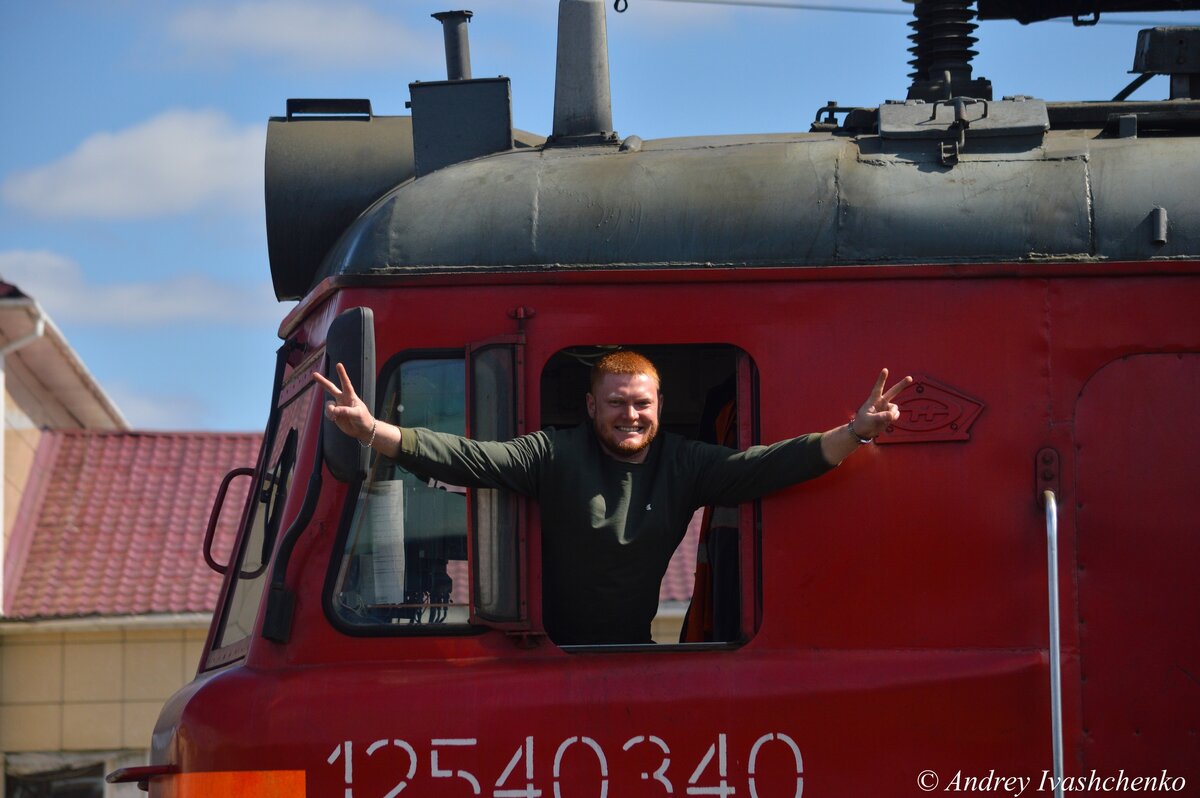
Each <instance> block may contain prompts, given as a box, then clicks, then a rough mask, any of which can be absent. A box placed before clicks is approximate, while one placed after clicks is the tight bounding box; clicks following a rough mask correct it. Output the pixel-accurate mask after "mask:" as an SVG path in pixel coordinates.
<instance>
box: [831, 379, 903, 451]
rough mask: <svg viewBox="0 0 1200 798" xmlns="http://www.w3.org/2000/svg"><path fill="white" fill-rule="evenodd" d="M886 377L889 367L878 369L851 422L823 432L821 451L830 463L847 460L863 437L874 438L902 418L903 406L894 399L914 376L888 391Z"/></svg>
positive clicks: (901, 381) (859, 444)
mask: <svg viewBox="0 0 1200 798" xmlns="http://www.w3.org/2000/svg"><path fill="white" fill-rule="evenodd" d="M887 378H888V370H887V369H884V370H883V371H881V372H879V379H877V380H875V387H874V388H872V389H871V393H870V395H868V396H867V401H865V402H863V404H862V407H860V408H858V412H857V413H855V414H854V418H853V419H851V421H850V423H849V424H842V425H841V426H839V427H835V428H834V429H831V430H829V431H828V432H825V433H824V434H822V436H821V454H822V455H824V457H825V460H826V461H827V462H828V463H829V464H830V465H837V464H838V463H840V462H842V461H843V460H845V459H846V457H848V456H849V455H850V453H851V452H853V451H854V450H855V449H857V448H858V447H859V446H861V445H862V440H860V439H870V440H874V439H875V438H877V437H878V436H879V435H880V434H882V433H883V431H884V430H885V429H887V426H888V424H891V423H892V422H894V421H896V420H897V419H899V418H900V407H899V405H896V404H894V403H893V402H892V400H893V399H895V398H896V397H897V396H898V395H899V394H900V392H901V391H903V390H904V389H905V388H907V387H908V386H909V385H912V381H913V378H912V377H905V378H904V379H902V380H900V382H898V383H896V384H895V385H893V386H892V387H891V388H889V389H888V390H887V392H886V393H885V392H884V390H883V386H884V385H885V384H886V383H887Z"/></svg>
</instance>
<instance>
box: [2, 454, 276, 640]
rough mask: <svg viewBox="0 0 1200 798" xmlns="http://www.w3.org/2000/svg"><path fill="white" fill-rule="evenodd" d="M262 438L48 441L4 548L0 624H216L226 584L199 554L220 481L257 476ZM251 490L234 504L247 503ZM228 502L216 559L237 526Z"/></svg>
mask: <svg viewBox="0 0 1200 798" xmlns="http://www.w3.org/2000/svg"><path fill="white" fill-rule="evenodd" d="M261 437H262V436H261V435H259V434H257V433H249V434H239V433H201V432H183V433H170V432H162V433H159V432H144V433H141V432H95V431H71V432H53V431H47V432H43V433H42V436H41V440H40V442H39V445H38V452H37V456H36V459H35V461H34V465H33V470H32V472H31V474H30V478H29V484H28V486H27V488H26V491H25V495H24V497H23V498H22V501H21V506H20V509H19V511H18V514H17V518H16V522H15V523H14V526H13V530H12V535H11V537H10V540H9V552H8V553H9V563H6V565H7V566H8V567H7V568H6V573H5V586H4V587H5V595H4V609H5V615H7V616H8V617H10V618H61V617H80V616H96V615H142V614H158V613H187V612H211V611H212V610H213V608H214V607H215V606H216V603H217V596H218V592H219V590H220V586H221V577H220V576H219V575H218V574H216V573H215V572H213V571H212V570H210V569H209V568H208V566H207V565H206V564H205V563H204V557H203V554H202V552H201V545H202V543H203V540H204V531H205V529H206V527H207V525H208V517H209V512H210V510H211V509H212V504H213V499H214V497H215V496H216V492H217V488H218V486H219V485H220V483H221V478H222V477H223V476H224V475H225V474H226V473H227V472H228V471H230V470H231V469H233V468H237V467H239V466H252V465H254V462H255V459H256V456H257V452H258V448H259V443H260V440H261ZM244 490H246V481H245V480H244V479H240V480H237V481H235V482H234V483H233V485H232V486H231V492H236V493H237V494H238V495H244V493H242V491H244ZM239 511H240V504H239V503H238V502H236V501H233V496H232V495H231V496H230V497H229V499H228V500H227V501H226V507H225V511H224V512H223V513H222V514H221V520H220V523H219V524H218V528H217V534H216V542H215V545H214V547H213V548H214V553H215V554H216V556H217V559H218V560H223V559H225V558H226V556H227V553H228V552H229V550H230V548H231V546H232V542H233V537H234V535H235V533H236V528H237V524H238V521H239V520H240V519H239V517H238V516H239V515H240V512H239Z"/></svg>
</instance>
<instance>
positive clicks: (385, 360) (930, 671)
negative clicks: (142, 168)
mask: <svg viewBox="0 0 1200 798" xmlns="http://www.w3.org/2000/svg"><path fill="white" fill-rule="evenodd" d="M1079 5H1080V4H1078V3H1076V4H1074V6H1072V4H1071V3H1066V2H1065V0H1064V2H1062V3H1058V4H1055V3H1046V2H1042V3H1033V2H1016V1H1015V0H991V2H989V1H988V0H980V2H979V9H978V10H979V14H980V15H981V16H983V17H988V16H1009V17H1015V18H1022V19H1025V20H1026V21H1028V19H1029V18H1032V17H1033V16H1036V15H1037V14H1038V13H1041V15H1042V16H1049V15H1053V14H1055V13H1066V14H1068V15H1069V14H1071V13H1077V12H1074V11H1072V10H1070V9H1068V10H1066V11H1065V12H1064V11H1063V9H1059V8H1058V6H1063V7H1064V8H1065V7H1067V6H1071V7H1072V8H1074V7H1076V6H1079ZM1083 5H1084V6H1087V7H1088V8H1089V9H1092V8H1093V7H1094V8H1095V10H1096V12H1097V13H1099V12H1100V11H1108V10H1114V9H1121V8H1124V9H1129V8H1131V7H1138V8H1141V9H1143V10H1144V9H1146V8H1147V7H1151V6H1153V7H1156V8H1180V7H1191V8H1195V7H1197V5H1200V4H1196V3H1184V2H1164V3H1132V2H1125V3H1119V2H1112V3H1110V2H1105V3H1084V4H1083ZM915 10H916V21H915V23H914V27H915V28H916V33H915V34H914V38H915V39H916V40H917V45H916V48H915V50H916V53H917V56H916V59H915V60H914V64H915V66H916V72H915V78H916V79H915V80H914V84H913V90H912V91H911V92H910V98H909V99H908V100H907V101H905V102H897V103H888V104H884V105H881V106H878V107H875V108H845V109H841V108H830V109H828V112H827V113H825V114H824V115H823V116H821V117H819V118H818V120H817V122H815V123H814V125H813V130H812V131H810V132H806V133H795V134H774V135H763V136H736V137H709V138H698V139H671V140H662V141H641V140H638V139H636V137H628V138H624V139H622V138H620V137H618V136H616V135H615V133H614V132H613V130H612V127H613V126H612V122H611V115H610V114H609V112H608V96H607V74H606V63H605V52H606V50H605V43H604V39H603V24H604V18H603V13H604V7H603V5H602V4H601V3H600V2H599V0H562V2H561V7H560V34H559V35H560V43H559V66H558V69H559V71H558V79H557V89H556V105H555V121H554V132H553V135H552V136H551V137H549V138H548V139H544V140H543V139H542V138H540V137H538V136H534V135H532V134H529V133H525V132H523V131H519V130H514V129H513V127H512V122H511V112H510V104H509V87H508V82H507V80H506V79H503V78H489V79H471V78H470V73H469V65H468V64H466V63H465V60H464V59H463V58H462V57H460V55H459V54H460V53H462V52H464V51H465V47H460V46H459V45H461V44H462V42H461V38H460V37H461V36H462V35H463V33H462V19H463V18H462V15H458V16H457V17H456V16H455V15H453V14H451V15H447V18H446V19H445V20H444V22H445V24H446V25H447V33H446V38H447V42H448V44H449V45H450V49H449V50H448V63H450V64H451V74H450V78H449V79H448V80H446V81H435V82H425V83H416V84H413V85H412V87H411V90H412V103H411V107H412V116H411V117H392V118H386V117H376V116H373V115H372V114H371V113H370V108H369V104H367V103H365V102H363V101H291V102H289V109H288V115H287V117H286V118H280V119H275V120H272V122H271V126H270V131H269V134H268V152H267V198H268V209H267V217H268V218H267V224H268V232H269V239H270V246H271V268H272V273H273V277H274V280H275V287H276V293H277V295H278V296H279V297H280V298H281V299H300V303H299V305H298V306H297V307H296V308H295V310H293V311H292V312H291V313H290V314H289V315H288V317H287V318H286V320H285V321H284V322H283V324H282V326H281V329H280V335H281V338H282V339H283V344H282V346H281V347H280V349H279V352H278V355H277V361H276V378H275V382H274V385H275V392H274V396H273V397H272V404H271V408H272V410H271V415H270V422H269V425H268V428H267V430H266V435H265V439H264V445H263V449H262V453H261V455H260V458H259V461H258V463H257V464H256V466H255V467H254V470H253V480H254V481H255V488H254V489H253V490H252V491H250V495H249V498H248V499H247V501H246V504H245V506H244V509H243V516H242V524H241V533H240V537H239V539H238V542H237V545H236V548H235V553H234V555H233V557H232V559H231V561H230V562H229V563H228V564H225V563H220V562H214V565H215V566H217V567H218V568H221V569H222V570H223V571H224V573H225V574H226V577H225V580H226V581H225V587H224V590H223V593H222V598H221V602H220V605H219V608H218V611H217V613H216V616H215V619H214V622H213V627H212V631H211V633H210V637H209V641H208V646H207V651H206V653H205V655H204V658H203V661H202V662H201V663H200V664H199V669H198V673H197V676H196V679H195V681H194V682H192V683H191V684H190V685H189V686H188V687H186V688H184V689H183V690H182V691H181V692H180V693H179V694H178V695H176V696H175V697H174V698H173V699H172V700H171V701H170V702H169V703H168V704H167V706H166V707H165V708H164V710H163V713H162V716H161V718H160V720H159V723H158V726H157V728H156V730H155V733H154V740H153V763H152V764H151V765H150V766H148V767H146V768H138V769H133V770H131V771H126V772H122V773H119V774H115V777H116V778H117V779H121V780H140V781H142V782H144V783H145V784H147V785H148V788H149V790H150V792H151V794H153V795H157V796H213V795H255V796H299V795H308V796H339V798H394V797H395V796H398V795H403V796H433V795H436V796H472V795H484V796H493V797H494V798H517V796H521V797H522V798H538V797H539V796H547V798H548V797H549V796H550V795H552V794H553V795H554V796H555V798H565V797H566V796H571V797H572V798H574V797H575V796H600V798H604V797H605V796H621V797H622V798H623V797H624V796H634V795H639V796H640V795H645V796H664V795H666V796H671V795H678V796H692V795H710V796H711V795H716V796H750V798H755V797H761V798H767V796H772V797H775V796H789V798H790V797H791V796H797V797H798V796H801V795H808V796H829V795H839V796H869V795H879V796H901V795H921V794H925V793H928V792H945V791H979V792H984V793H986V794H1004V793H1006V794H1020V793H1021V792H1026V793H1028V794H1034V793H1039V792H1041V793H1048V792H1052V791H1054V790H1055V789H1056V788H1057V789H1058V790H1059V791H1067V792H1070V791H1088V790H1090V791H1091V792H1100V791H1105V792H1122V791H1125V792H1127V793H1130V794H1132V793H1136V792H1139V791H1143V790H1145V791H1150V790H1151V789H1154V790H1157V791H1160V792H1176V793H1181V794H1194V791H1196V790H1198V789H1200V634H1197V632H1198V631H1200V630H1198V629H1197V618H1198V617H1200V589H1198V588H1197V577H1196V574H1197V571H1198V570H1200V524H1198V522H1197V521H1196V520H1195V516H1193V515H1192V512H1193V509H1194V504H1195V500H1194V495H1193V494H1192V493H1191V491H1192V490H1193V489H1194V487H1195V485H1196V483H1197V477H1198V476H1200V464H1198V459H1197V458H1198V457H1200V455H1198V454H1197V452H1200V433H1198V432H1197V431H1196V426H1195V412H1194V407H1195V405H1196V402H1197V397H1198V396H1200V192H1198V191H1197V187H1198V186H1200V99H1197V97H1198V96H1200V95H1198V93H1197V89H1200V60H1198V55H1197V54H1200V29H1180V30H1172V29H1151V30H1148V31H1143V32H1142V34H1141V36H1140V38H1139V47H1138V56H1137V57H1138V61H1137V64H1136V66H1135V68H1136V70H1137V71H1140V72H1142V73H1145V74H1156V73H1157V74H1162V73H1169V74H1171V75H1172V78H1171V80H1172V84H1171V85H1172V94H1173V96H1172V98H1171V99H1169V100H1164V101H1161V102H1131V101H1127V100H1124V99H1117V100H1114V101H1112V102H1100V103H1047V102H1042V101H1040V100H1036V99H1032V98H1025V97H1016V98H1005V99H999V100H997V99H993V98H992V97H991V87H990V85H988V84H987V82H986V81H982V80H979V79H976V78H974V77H973V76H972V75H971V69H970V64H969V46H970V43H971V42H972V41H973V39H972V38H971V37H970V28H971V24H970V19H971V18H972V16H973V14H974V11H973V9H972V3H970V2H967V1H965V0H964V1H963V2H952V1H948V2H932V1H931V0H919V2H917V3H916V6H915ZM617 347H633V348H635V349H637V350H639V351H642V352H644V353H645V354H647V355H649V356H650V357H651V358H652V359H653V360H654V361H655V362H656V363H657V364H658V367H659V371H660V373H661V374H662V377H663V385H664V391H665V394H666V405H665V410H664V415H663V424H664V426H666V427H668V428H670V429H672V430H674V431H676V432H681V433H683V434H685V435H689V436H694V437H705V436H707V437H709V438H713V439H720V440H726V441H729V442H731V443H732V444H733V445H735V446H737V447H740V448H744V447H746V446H748V445H751V444H754V443H759V442H771V441H775V440H779V439H781V438H785V437H789V436H792V435H796V434H800V433H803V432H808V431H812V430H818V429H825V428H827V427H831V426H833V425H834V424H837V423H839V422H844V421H845V419H846V418H847V416H848V415H849V413H851V412H852V411H853V409H854V407H855V406H856V405H857V401H858V400H860V399H861V396H860V394H861V393H862V389H863V388H864V387H866V382H867V381H869V379H870V377H871V375H872V373H873V372H872V369H877V368H878V367H879V366H881V365H887V366H891V367H893V368H894V369H895V370H896V372H897V373H900V374H903V373H911V374H912V375H913V376H914V377H915V378H916V381H915V383H914V384H913V385H912V386H910V387H909V388H908V389H906V390H905V392H904V393H903V394H902V395H901V396H900V397H899V398H898V400H897V401H898V402H899V404H900V406H901V410H902V414H901V418H900V419H899V420H898V421H897V422H896V423H895V424H894V425H893V427H892V428H891V429H889V430H888V432H886V433H885V434H884V435H882V436H881V437H880V439H879V440H878V441H877V445H875V446H870V447H864V448H863V450H862V451H860V452H859V453H858V454H856V455H855V456H854V457H852V458H850V459H849V460H847V461H846V462H845V463H844V464H843V465H842V466H841V467H840V468H838V469H837V470H836V471H834V472H832V473H830V474H828V475H826V476H824V477H822V478H821V479H820V480H818V481H815V482H809V483H805V484H803V485H800V486H797V487H793V488H789V489H787V490H785V491H782V492H780V493H777V494H773V495H770V496H768V497H766V498H763V499H761V500H759V501H757V502H752V503H747V504H743V505H740V506H737V507H733V508H713V509H712V510H711V511H710V512H708V513H706V514H702V518H701V517H698V518H697V523H698V524H703V525H704V527H705V530H704V541H705V542H704V551H703V553H702V555H701V556H700V557H699V559H700V560H701V561H702V562H703V563H704V567H703V568H701V569H698V570H699V572H700V576H701V578H700V579H698V581H697V584H698V588H697V590H698V593H697V595H698V596H703V601H704V603H705V606H706V607H707V609H706V610H705V611H704V612H703V613H701V612H699V611H696V608H695V607H693V616H694V617H690V618H689V619H688V624H687V628H686V632H685V633H684V634H683V635H682V638H683V639H685V641H686V642H678V641H679V639H680V634H679V629H678V624H676V629H675V630H674V631H664V632H661V633H660V637H659V642H658V643H656V644H633V643H631V644H615V645H595V646H591V645H583V646H571V645H559V644H556V643H555V642H554V641H553V640H551V639H550V638H549V637H547V635H546V634H545V627H544V624H543V618H544V615H545V611H546V607H545V604H544V601H543V593H542V590H541V585H542V583H543V579H544V577H545V576H546V574H545V569H544V568H543V559H542V548H541V547H542V538H541V525H540V518H539V513H538V508H537V506H536V505H534V504H532V503H530V502H528V501H527V500H525V499H522V498H521V497H520V496H517V495H514V494H510V493H506V492H502V491H493V490H471V491H465V492H464V491H463V490H461V489H457V488H454V487H453V486H448V485H437V484H434V485H433V488H438V487H440V488H442V489H441V490H437V489H431V487H430V485H429V484H427V483H430V482H435V483H436V480H431V479H430V478H428V476H427V475H422V474H415V473H409V472H407V471H405V470H404V469H401V468H399V467H397V466H396V465H395V464H393V463H390V462H388V461H385V460H382V459H369V458H368V457H367V454H366V452H367V451H368V450H366V449H363V448H361V447H360V445H359V443H358V442H356V441H354V440H352V439H349V438H346V437H345V436H343V435H341V434H340V433H338V431H337V430H336V429H334V428H333V427H332V425H331V424H330V423H329V422H327V421H325V420H324V419H323V415H322V413H323V405H324V401H325V397H324V395H323V392H322V391H321V389H320V387H319V386H318V385H317V384H316V383H315V382H314V381H313V379H312V377H311V373H312V372H313V370H314V369H316V370H323V371H324V372H325V373H326V374H330V373H332V371H333V366H334V363H336V362H342V363H344V364H346V366H347V368H348V370H349V371H350V374H351V377H352V379H353V380H354V382H355V385H356V387H358V388H359V392H360V394H361V395H362V396H363V397H364V399H366V401H368V403H369V404H370V406H371V407H373V408H374V409H375V414H376V415H377V416H379V417H380V418H381V419H385V420H388V421H391V422H394V423H402V424H404V425H405V426H409V427H426V428H432V429H436V430H442V431H448V432H455V433H458V434H465V435H467V436H469V437H473V438H479V439H496V440H503V439H507V438H511V437H513V436H515V435H519V434H521V433H525V432H528V431H533V430H538V429H541V428H544V427H549V426H555V427H563V426H569V425H572V424H578V423H580V422H581V421H582V420H583V418H584V416H583V404H582V397H583V395H584V393H585V392H586V390H587V379H588V377H587V374H588V371H587V369H588V365H589V364H590V363H591V362H592V361H593V360H594V359H595V358H596V357H597V356H598V355H599V354H601V353H604V352H608V351H611V350H612V349H614V348H617ZM717 419H720V420H721V423H720V424H717V423H716V422H715V420H717ZM243 473H245V472H243ZM231 476H232V475H231ZM218 510H219V507H218ZM230 511H232V510H230ZM1048 558H1049V559H1048ZM1048 562H1049V563H1050V566H1051V567H1050V568H1049V569H1048ZM701 615H703V618H702V619H700V620H697V617H696V616H701ZM668 638H672V639H668ZM1056 760H1058V761H1056Z"/></svg>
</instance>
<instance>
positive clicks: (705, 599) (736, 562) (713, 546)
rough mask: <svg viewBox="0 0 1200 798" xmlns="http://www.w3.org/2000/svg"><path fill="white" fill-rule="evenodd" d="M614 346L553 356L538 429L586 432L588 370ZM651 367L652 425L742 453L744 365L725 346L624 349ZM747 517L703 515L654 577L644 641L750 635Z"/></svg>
mask: <svg viewBox="0 0 1200 798" xmlns="http://www.w3.org/2000/svg"><path fill="white" fill-rule="evenodd" d="M614 348H618V347H616V346H577V347H571V348H569V349H565V350H562V351H560V352H558V353H557V354H555V355H554V356H553V357H552V358H551V359H550V360H549V361H548V362H547V363H546V366H545V368H544V369H543V371H542V376H541V382H540V394H541V417H540V419H539V423H540V426H542V427H550V426H554V427H568V426H574V425H577V424H587V423H591V422H590V420H589V418H588V416H587V412H586V408H585V406H584V403H583V396H584V395H585V394H586V393H587V392H588V391H589V388H590V385H589V378H590V371H591V366H592V363H593V362H595V360H597V359H598V358H600V357H602V356H603V355H604V354H606V353H608V352H610V351H612V350H613V349H614ZM620 348H629V349H633V350H636V351H638V352H640V353H641V354H643V355H645V356H646V357H648V358H649V359H650V360H651V361H652V362H653V363H654V364H655V367H656V368H657V370H658V372H659V377H660V380H661V385H662V389H663V409H662V413H661V418H660V420H659V426H660V429H661V430H665V431H670V432H674V433H676V434H679V435H682V436H683V437H685V438H691V439H695V440H701V441H705V442H708V443H715V444H721V445H724V446H728V447H731V448H744V447H746V446H748V445H749V444H750V443H751V438H752V437H753V424H754V418H755V413H754V401H753V396H754V390H753V384H754V374H753V364H752V362H751V361H750V358H749V356H748V355H747V354H746V353H745V352H743V351H742V350H740V349H739V348H737V347H734V346H730V345H725V344H689V345H656V344H643V345H639V344H631V345H629V346H627V347H626V346H622V347H620ZM754 526H755V521H754V508H753V507H751V506H743V507H702V508H698V509H697V511H696V513H695V514H694V515H693V517H692V522H691V524H690V525H689V527H688V531H687V533H686V535H685V536H684V538H683V542H682V543H680V545H679V547H678V548H677V549H676V551H675V554H674V556H673V557H672V559H671V561H670V564H669V565H668V566H667V569H666V572H665V574H664V575H663V580H662V584H661V586H660V590H659V609H658V615H657V616H656V617H655V619H654V622H653V625H652V629H651V634H652V637H653V639H654V641H655V642H656V643H659V644H663V643H731V642H737V641H740V640H744V639H746V638H748V637H749V636H751V635H752V634H753V631H754V628H755V626H756V605H755V593H754V584H753V583H754V579H753V575H754V560H755V554H754V551H755V548H754V544H755V536H754V534H753V531H754Z"/></svg>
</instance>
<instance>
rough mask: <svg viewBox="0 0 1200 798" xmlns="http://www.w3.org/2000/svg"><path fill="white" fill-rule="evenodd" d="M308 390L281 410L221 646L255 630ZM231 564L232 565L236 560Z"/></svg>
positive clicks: (218, 644)
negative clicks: (304, 399) (303, 398)
mask: <svg viewBox="0 0 1200 798" xmlns="http://www.w3.org/2000/svg"><path fill="white" fill-rule="evenodd" d="M309 390H311V387H310V388H307V389H305V390H304V391H302V392H301V393H300V394H299V395H298V396H297V397H295V398H293V399H292V400H291V401H290V402H289V404H288V405H287V407H285V408H283V411H282V412H281V413H280V416H279V426H278V427H277V431H276V433H275V436H274V439H273V441H272V444H271V452H270V454H269V456H268V458H267V463H268V467H267V471H266V473H265V474H264V475H263V477H262V480H261V481H260V482H259V484H258V485H257V486H256V487H257V490H256V493H255V495H254V497H253V503H252V506H251V508H250V528H249V529H248V530H247V532H246V537H245V542H244V545H243V546H242V549H241V551H240V552H239V555H238V556H239V559H238V562H237V564H236V565H237V569H238V570H237V573H236V574H234V575H233V579H234V583H233V586H232V587H231V588H230V590H229V599H228V602H227V603H226V606H225V612H224V618H223V620H222V623H221V631H220V634H218V635H217V639H216V640H217V642H216V646H215V648H216V649H217V650H219V649H223V648H226V647H228V646H231V645H234V644H235V643H239V642H241V641H242V640H245V639H246V638H248V637H249V636H250V634H251V632H252V631H253V630H254V622H255V619H256V618H257V617H258V607H259V604H260V602H261V601H262V595H263V590H264V589H265V588H266V585H267V582H268V581H269V580H270V578H271V574H270V568H269V561H270V557H271V553H272V551H273V550H274V548H275V542H276V540H277V539H278V536H279V534H280V531H281V530H280V529H279V526H280V523H281V520H282V519H281V518H280V516H281V514H282V510H283V505H284V502H285V500H286V499H287V495H288V491H289V489H290V488H291V484H292V477H293V472H294V470H295V465H296V446H297V439H298V435H299V432H298V430H299V427H300V424H301V423H302V422H303V421H304V413H305V412H306V409H307V403H306V402H305V401H303V400H301V399H300V397H303V396H307V395H308V391H309ZM230 509H232V508H230ZM229 567H230V568H231V569H232V568H233V567H234V564H233V563H231V564H230V566H229ZM210 665H211V661H210Z"/></svg>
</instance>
